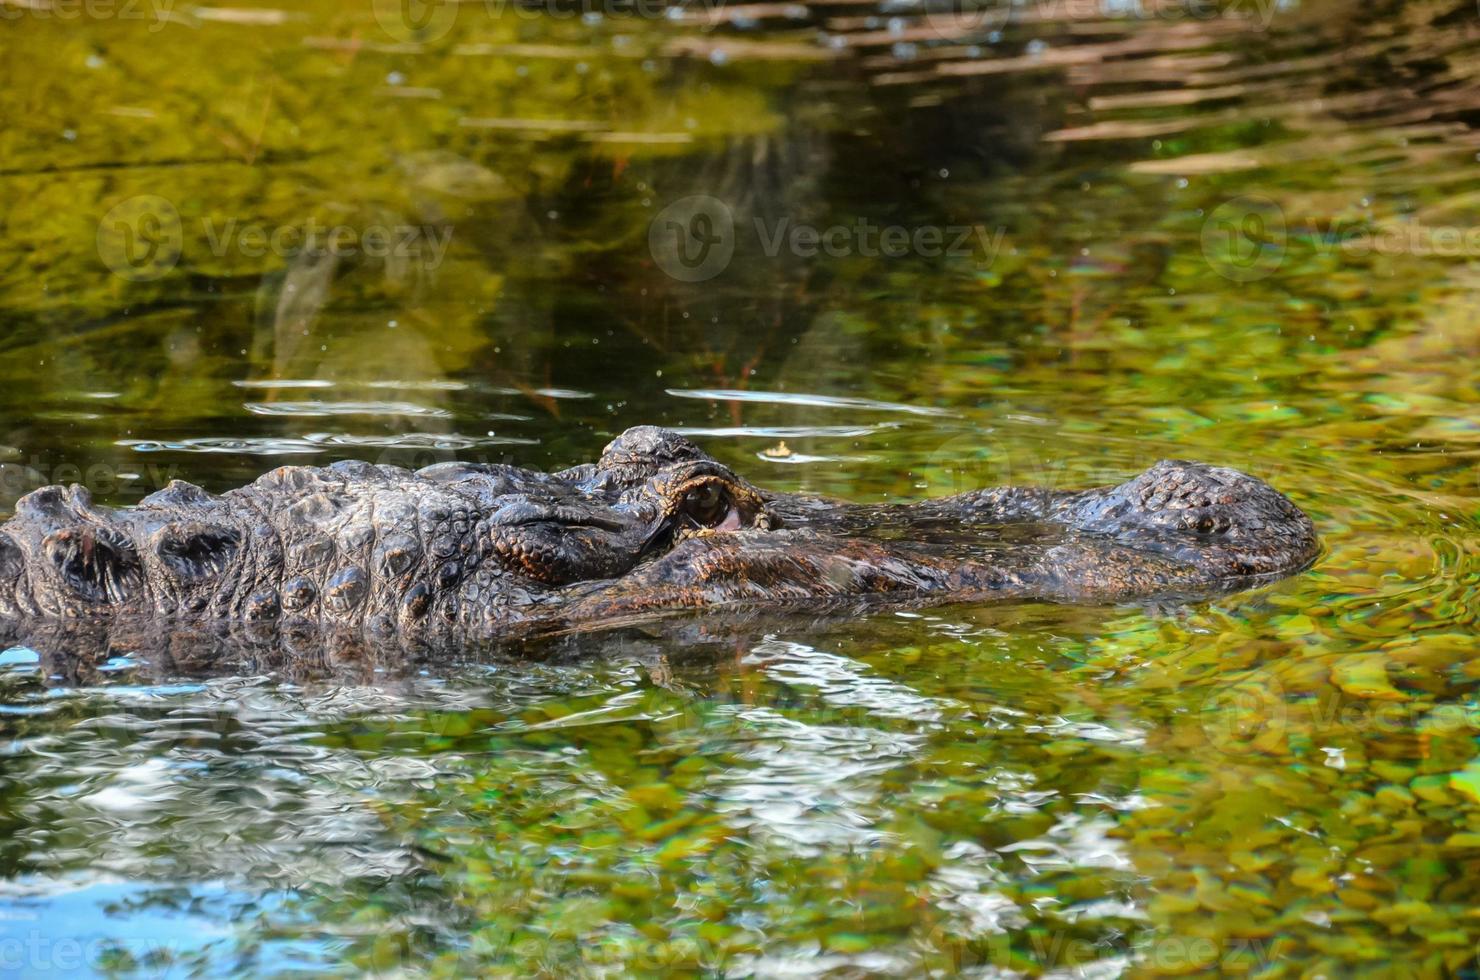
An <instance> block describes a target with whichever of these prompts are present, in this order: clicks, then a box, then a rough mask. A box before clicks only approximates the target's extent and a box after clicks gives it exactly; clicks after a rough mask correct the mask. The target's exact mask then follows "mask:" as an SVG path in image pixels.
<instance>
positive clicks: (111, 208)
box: [0, 0, 1480, 976]
mask: <svg viewBox="0 0 1480 980" xmlns="http://www.w3.org/2000/svg"><path fill="white" fill-rule="evenodd" d="M126 6H127V5H118V6H116V7H109V8H106V9H105V8H104V7H102V6H98V5H93V6H91V7H86V8H84V7H80V6H79V7H72V8H67V9H64V8H63V7H60V6H55V5H48V4H46V3H44V2H41V3H34V4H26V5H22V6H16V5H11V6H9V7H4V8H0V12H3V13H4V14H5V17H4V20H3V22H0V31H3V32H4V33H5V35H6V38H5V42H4V44H5V51H6V55H5V58H4V59H3V68H0V78H3V80H4V82H5V84H4V85H3V86H0V106H3V116H4V118H5V119H6V120H7V123H8V124H7V126H6V127H4V133H3V136H0V140H3V143H0V146H3V153H0V187H3V189H4V193H5V207H4V209H3V214H4V217H3V219H0V222H3V224H0V228H3V233H0V316H3V319H4V323H5V325H6V329H5V334H4V337H3V341H0V350H3V357H0V418H3V420H4V422H3V428H0V476H3V481H0V482H3V498H4V499H3V500H0V506H3V507H9V505H10V504H11V503H12V502H13V501H14V499H15V498H16V497H17V496H18V495H19V494H20V493H22V492H24V491H25V490H26V489H28V488H29V487H30V486H32V485H35V484H37V483H38V482H53V481H62V482H70V481H77V482H83V483H86V484H87V485H88V486H89V487H90V488H91V489H92V490H93V492H94V494H95V496H96V497H98V498H99V499H100V500H102V501H105V502H108V503H114V504H122V503H128V502H131V501H134V500H137V499H138V498H140V497H142V496H143V495H145V494H147V493H148V492H150V491H151V490H153V489H156V488H158V487H159V486H162V485H163V484H164V483H165V482H167V481H168V480H169V479H170V478H172V477H178V478H182V479H188V480H190V481H192V482H195V483H198V484H201V485H203V486H205V487H207V488H208V489H211V490H223V489H225V488H227V487H229V486H232V485H235V484H238V483H240V482H242V481H244V480H247V479H250V478H252V477H254V476H255V475H257V474H258V473H260V472H262V471H263V470H265V469H268V468H271V467H273V466H276V465H279V464H281V463H289V462H292V463H327V462H329V461H332V460H334V459H340V458H363V459H372V460H377V461H385V462H398V463H402V464H406V465H425V464H428V463H432V462H437V461H440V460H446V459H452V458H458V459H470V460H480V459H481V460H495V461H497V460H509V461H514V462H518V463H521V464H527V465H532V466H541V467H544V466H562V465H567V464H569V463H572V462H576V461H579V460H584V459H588V458H590V457H591V456H592V455H593V454H594V453H595V452H596V451H598V450H599V448H600V446H601V445H602V444H603V443H604V442H605V441H606V440H607V439H608V438H610V437H611V436H612V435H613V434H615V433H616V432H619V431H621V430H622V429H623V428H625V427H627V426H628V425H632V424H638V423H660V424H665V425H670V426H674V427H677V428H680V429H683V430H684V431H687V432H690V433H693V434H694V436H695V438H697V439H699V440H700V441H701V442H702V443H703V444H704V446H705V447H706V448H707V449H709V450H710V451H712V452H714V453H715V454H716V455H717V456H719V457H720V458H722V459H724V460H725V461H727V462H729V463H731V464H733V465H735V466H736V467H738V468H740V469H741V470H742V471H743V472H744V473H746V474H747V475H749V476H751V477H752V478H753V479H755V480H756V481H757V482H760V483H764V484H766V485H768V486H773V487H776V488H779V489H790V490H798V489H800V490H808V491H813V492H819V493H828V494H835V495H841V496H846V497H849V498H852V499H857V500H885V499H899V498H906V497H910V498H914V497H919V496H924V495H936V494H944V493H948V492H953V491H956V490H961V489H969V488H972V487H976V486H984V485H993V484H1003V483H1014V484H1027V483H1035V484H1044V485H1051V486H1075V485H1086V484H1091V483H1096V482H1105V481H1112V480H1120V479H1124V478H1125V477H1127V476H1128V475H1130V474H1132V473H1134V472H1135V471H1137V470H1139V469H1141V468H1144V467H1145V466H1146V465H1148V464H1149V463H1151V462H1153V461H1154V460H1156V459H1158V458H1162V457H1165V456H1178V457H1188V458H1195V459H1202V460H1207V461H1211V462H1217V463H1223V464H1228V465H1234V466H1237V467H1240V468H1243V469H1246V470H1248V471H1250V472H1253V473H1256V474H1259V475H1260V476H1263V477H1265V478H1266V479H1268V480H1270V481H1271V482H1273V483H1275V484H1276V485H1277V486H1279V487H1280V488H1281V489H1283V490H1285V491H1286V492H1287V493H1288V494H1289V495H1290V496H1291V497H1292V498H1294V499H1295V500H1296V501H1297V502H1298V503H1299V504H1300V505H1301V506H1302V507H1303V508H1305V509H1306V510H1307V511H1308V512H1309V513H1310V514H1311V515H1312V517H1313V518H1314V519H1315V520H1316V522H1317V525H1318V527H1319V529H1320V532H1321V534H1322V538H1323V542H1324V546H1325V552H1324V555H1323V557H1322V558H1321V560H1320V561H1319V563H1318V564H1317V566H1316V567H1315V568H1314V569H1313V570H1311V571H1310V572H1308V573H1306V574H1304V575H1301V576H1298V577H1295V578H1292V579H1289V580H1286V581H1283V582H1280V583H1277V584H1275V585H1272V586H1268V587H1265V588H1262V589H1259V590H1257V591H1254V592H1249V593H1243V594H1239V595H1235V596H1229V597H1225V598H1222V599H1219V600H1217V601H1214V602H1209V603H1199V604H1195V605H1192V606H1178V607H1153V608H1140V607H1108V608H1094V607H1091V608H1075V607H1059V606H1051V605H1043V604H1022V605H1003V606H982V607H959V606H957V607H949V608H945V609H940V610H935V611H932V612H930V613H928V614H912V615H901V614H894V613H880V614H877V615H873V616H869V617H864V618H848V617H842V618H839V617H833V618H827V617H824V616H821V615H817V616H811V615H805V614H792V615H776V614H769V613H766V612H764V611H750V612H744V613H735V614H727V615H705V616H703V617H699V618H695V619H691V620H686V619H678V620H674V621H671V622H664V623H661V624H656V625H648V626H642V627H626V628H621V629H615V630H612V631H609V632H605V633H599V634H593V635H586V636H575V637H564V638H559V639H557V640H554V641H550V642H549V643H546V644H544V645H541V646H536V647H530V648H527V649H519V650H510V649H505V648H498V647H494V648H472V649H459V650H448V651H441V652H440V653H439V655H437V656H431V657H425V658H421V659H417V660H415V661H411V662H378V661H376V660H374V659H372V658H365V659H348V660H343V661H337V662H328V661H325V660H324V658H322V657H316V656H314V651H312V650H309V651H302V650H299V651H293V652H288V653H284V654H282V655H280V656H278V657H276V658H266V659H259V660H251V659H250V658H249V659H248V660H247V661H246V662H244V663H234V664H232V665H230V669H221V670H216V671H210V670H206V671H201V670H197V669H186V667H187V666H188V665H182V664H176V663H172V662H169V661H167V660H165V659H163V658H161V659H159V660H150V659H148V658H144V657H142V656H140V655H139V653H138V651H133V650H129V649H123V648H119V649H107V650H99V649H73V650H67V651H61V652H60V653H59V654H56V655H52V654H48V659H46V660H42V659H41V658H40V657H38V656H37V654H36V653H35V652H33V651H29V650H25V649H14V650H10V651H6V652H5V653H4V654H0V671H3V673H0V732H3V733H4V739H3V740H0V745H3V751H4V756H5V765H4V768H3V771H0V825H3V828H4V829H3V832H0V877H3V881H0V909H3V915H0V972H4V973H5V974H6V975H15V974H18V975H22V976H30V975H55V974H57V973H109V972H115V973H124V974H130V973H133V974H139V975H145V976H158V975H187V974H190V973H192V972H208V973H225V972H240V973H244V974H263V973H281V974H292V973H313V974H319V973H324V972H345V973H363V972H367V971H368V972H375V973H392V972H398V971H409V972H413V973H441V974H456V975H462V974H468V973H472V972H479V973H490V972H491V973H503V974H508V975H520V976H524V975H531V974H548V975H560V976H566V975H572V974H582V975H600V974H620V975H630V974H655V973H667V972H678V973H683V972H687V973H691V974H702V975H733V976H748V975H764V976H785V975H806V976H812V975H818V974H827V975H835V976H875V975H886V974H908V975H918V974H922V973H933V974H936V975H956V974H967V975H983V976H993V975H1001V974H1002V973H1004V972H1006V971H1017V972H1021V973H1026V974H1029V975H1037V974H1048V973H1051V974H1054V975H1088V976H1106V975H1119V974H1135V975H1155V974H1177V973H1186V972H1194V971H1197V970H1223V971H1227V972H1248V973H1258V974H1260V975H1268V976H1279V975H1312V976H1315V975H1328V976H1329V975H1338V974H1340V975H1346V974H1350V973H1360V972H1364V971H1365V972H1368V973H1372V974H1380V975H1384V976H1386V975H1405V976H1406V975H1434V976H1437V975H1443V974H1445V973H1446V971H1447V972H1448V974H1449V975H1473V971H1474V962H1475V958H1476V951H1477V943H1480V919H1477V918H1476V914H1475V911H1474V908H1475V906H1476V904H1477V898H1480V895H1477V885H1476V882H1480V754H1477V743H1476V735H1477V729H1480V700H1477V693H1476V684H1477V682H1480V669H1477V667H1476V666H1475V664H1474V662H1473V655H1474V652H1475V650H1476V646H1477V644H1476V642H1475V616H1476V611H1477V604H1480V602H1477V582H1480V533H1477V529H1480V504H1477V500H1480V476H1477V474H1480V470H1477V466H1476V458H1477V456H1480V411H1477V400H1480V386H1477V384H1476V371H1475V367H1474V365H1475V358H1476V356H1477V354H1480V339H1477V338H1480V321H1477V314H1476V304H1475V296H1476V289H1477V287H1480V278H1477V273H1476V265H1475V261H1476V258H1477V256H1480V234H1477V232H1476V229H1477V228H1480V224H1477V221H1476V218H1477V201H1480V197H1477V193H1480V170H1477V166H1476V154H1477V152H1480V139H1477V137H1476V135H1475V131H1474V130H1473V129H1471V125H1472V124H1473V122H1474V120H1475V118H1476V110H1477V105H1480V103H1477V99H1476V96H1475V90H1476V89H1475V86H1476V80H1477V71H1480V45H1477V23H1476V18H1477V16H1480V14H1477V12H1476V10H1475V8H1474V7H1473V6H1471V5H1465V4H1445V3H1412V4H1408V5H1406V6H1402V5H1397V4H1392V5H1383V4H1378V5H1356V4H1348V3H1343V2H1327V0H1316V2H1306V3H1304V4H1295V3H1284V4H1242V5H1234V6H1232V7H1229V8H1228V9H1226V10H1224V11H1221V12H1220V11H1217V10H1213V9H1211V8H1197V11H1198V12H1196V13H1194V12H1192V11H1191V9H1190V8H1181V7H1176V8H1174V7H1171V6H1169V5H1137V6H1134V7H1132V6H1126V5H1112V6H1104V7H1102V6H1098V5H1095V4H1072V3H1062V4H1049V3H1043V4H1027V5H1021V6H1018V7H1015V8H1013V9H1012V11H1011V12H1010V13H1009V12H1008V11H1007V9H1006V8H1002V7H995V8H994V7H985V8H981V9H978V10H975V11H967V12H965V13H963V14H959V15H957V14H951V13H950V12H942V11H939V10H934V11H932V12H931V13H930V14H929V15H928V16H923V15H922V13H921V8H919V7H917V6H912V5H907V4H905V5H900V4H891V5H884V6H878V7H869V6H866V5H864V4H857V5H845V4H828V5H821V4H819V5H816V6H813V7H811V8H806V9H804V8H798V7H794V6H791V5H784V4H776V5H769V4H768V5H762V6H755V7H747V8H744V9H741V8H734V7H731V8H725V7H697V6H696V7H692V8H690V9H689V10H688V12H687V14H685V15H683V16H668V15H666V14H663V15H659V16H654V14H658V13H659V12H658V11H655V10H653V9H648V8H627V7H623V8H616V7H613V8H611V9H608V10H605V11H604V15H601V16H597V15H595V13H596V12H595V10H594V8H585V9H586V10H587V16H585V17H577V16H574V15H573V14H572V12H571V11H570V10H542V9H535V8H514V7H507V6H493V7H488V6H480V5H472V4H467V5H461V6H439V7H428V8H426V9H425V10H412V9H411V8H407V10H408V11H410V13H408V14H404V15H403V13H402V12H401V11H400V8H398V7H397V6H396V5H393V4H391V5H381V4H377V5H373V6H372V5H369V4H364V5H355V4H349V3H343V4H338V3H325V2H315V3H309V4H304V5H295V6H294V7H293V8H292V9H288V8H283V9H276V8H268V7H264V6H260V5H252V6H242V7H234V8H223V7H168V8H166V7H164V6H163V5H153V6H147V5H140V6H135V7H127V10H128V13H125V7H126ZM69 10H70V11H72V13H68V11H69ZM412 14H415V15H416V16H414V17H412V19H411V20H410V21H408V20H406V19H404V17H407V16H411V15H412ZM567 14H572V15H570V16H567ZM422 15H425V17H424V18H423V17H422ZM695 195H699V196H701V200H699V201H697V202H696V201H694V200H688V201H685V199H689V198H693V197H694V196H695ZM716 202H717V205H718V207H717V206H716ZM668 208H672V209H673V210H670V211H665V210H664V209H668ZM660 213H661V214H663V215H664V217H662V218H661V219H659V218H658V216H659V215H660ZM726 216H727V217H728V222H729V224H728V225H727V224H726ZM655 219H657V220H655ZM803 226H805V227H803ZM891 228H898V229H900V231H898V232H892V231H889V229H891ZM336 229H339V230H336ZM654 229H656V230H654ZM799 229H801V230H799ZM810 230H815V231H816V233H817V234H816V236H815V237H816V240H815V241H814V239H813V236H812V234H811V231H810ZM794 236H795V237H794ZM886 236H887V237H886ZM901 236H902V237H901ZM331 240H332V241H334V242H336V243H337V245H338V248H337V251H334V250H330V249H328V247H327V245H326V243H328V242H330V241H331ZM305 246H311V247H305ZM726 253H728V255H726ZM703 275H710V278H707V279H702V278H700V277H701V276H703ZM1467 971H1468V972H1467Z"/></svg>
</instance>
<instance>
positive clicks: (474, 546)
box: [0, 426, 1319, 636]
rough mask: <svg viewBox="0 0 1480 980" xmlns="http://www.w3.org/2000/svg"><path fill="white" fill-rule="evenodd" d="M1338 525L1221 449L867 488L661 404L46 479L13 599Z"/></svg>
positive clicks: (825, 589)
mask: <svg viewBox="0 0 1480 980" xmlns="http://www.w3.org/2000/svg"><path fill="white" fill-rule="evenodd" d="M1318 547H1319V546H1318V541H1317V537H1316V534H1315V530H1314V528H1313V526H1312V524H1311V522H1310V520H1309V519H1308V518H1307V517H1306V515H1305V514H1304V513H1302V512H1301V511H1300V510H1299V509H1298V508H1297V507H1296V506H1295V505H1294V504H1292V503H1291V502H1290V501H1289V500H1288V499H1286V498H1285V497H1284V496H1283V495H1282V494H1280V493H1279V492H1278V491H1276V490H1275V489H1273V488H1272V487H1270V486H1269V485H1268V484H1266V483H1264V482H1262V481H1260V480H1258V479H1256V478H1254V477H1251V476H1248V475H1245V474H1243V473H1240V472H1238V471H1236V470H1232V469H1226V468H1223V467H1218V466H1210V465H1205V464H1201V463H1192V462H1182V461H1174V460H1164V461H1162V462H1159V463H1156V464H1155V465H1154V466H1152V467H1151V468H1150V469H1148V470H1146V471H1145V472H1143V473H1141V474H1140V475H1138V476H1136V477H1134V478H1133V479H1131V480H1129V481H1127V482H1125V483H1121V484H1119V485H1116V486H1108V487H1098V488H1093V489H1087V490H1073V491H1071V490H1057V489H1042V488H1019V487H1002V488H993V489H982V490H976V491H972V492H968V493H962V494H958V495H955V496H948V497H941V498H935V499H926V500H922V501H918V502H913V503H894V504H851V503H843V502H839V501H835V500H829V499H824V498H821V497H815V496H808V495H803V494H791V493H777V492H770V491H766V490H762V489H760V488H758V487H756V486H754V485H752V484H751V483H749V482H747V481H746V480H744V479H743V478H741V477H740V476H738V475H737V474H736V473H735V472H734V471H732V470H731V469H730V468H729V467H727V466H725V465H723V464H722V463H720V462H718V461H717V460H715V459H714V458H713V457H711V456H710V455H708V454H706V453H705V452H703V451H702V450H701V449H700V448H699V447H698V446H696V445H695V444H694V443H693V442H691V441H690V440H688V439H687V438H685V437H684V436H682V435H679V434H676V433H674V432H671V431H668V430H665V429H661V428H655V427H651V426H641V427H638V428H633V429H629V430H627V431H626V432H624V433H622V434H621V435H620V436H618V437H617V438H616V439H614V440H613V441H612V442H611V443H610V444H609V445H607V447H606V448H605V450H604V451H603V452H602V453H601V457H600V459H599V460H598V461H597V462H595V463H586V464H582V465H579V466H575V467H573V468H571V469H566V470H562V471H559V472H554V473H543V472H536V471H532V470H527V469H522V468H518V467H515V466H510V465H503V464H477V463H440V464H437V465H434V466H429V467H426V468H424V469H420V470H417V471H414V472H413V471H410V470H405V469H401V468H398V467H394V466H387V465H374V464H371V463H366V462H356V461H345V462H338V463H334V464H333V465H330V466H326V467H303V466H284V467H281V468H279V469H276V470H273V471H271V472H269V473H267V474H266V475H264V476H262V477H260V478H259V479H257V480H256V481H255V482H253V483H251V484H249V485H247V486H244V487H240V488H238V489H234V490H230V491H228V492H226V493H223V494H220V495H214V494H210V493H207V492H206V491H204V490H202V489H200V488H199V487H196V486H193V485H191V484H188V483H184V482H180V481H174V482H171V483H170V485H169V486H167V487H166V488H165V489H163V490H161V491H159V492H157V493H154V494H153V495H151V496H149V497H146V498H145V499H144V500H142V501H141V502H140V503H138V504H137V505H135V506H131V507H126V508H121V509H117V510H109V509H105V508H103V507H99V506H95V505H94V504H93V502H92V500H91V498H90V496H89V494H88V492H87V491H86V489H84V488H83V487H80V486H76V485H74V486H71V487H68V488H64V487H59V486H50V487H44V488H42V489H39V490H36V491H33V492H32V493H30V494H28V495H27V496H25V497H23V498H22V499H21V500H20V501H18V502H17V504H16V508H15V514H14V516H13V517H12V518H11V519H10V520H9V521H8V522H6V523H5V524H4V525H0V623H12V624H14V623H23V624H30V625H31V627H32V628H34V627H35V626H36V625H37V624H44V623H61V624H72V625H74V626H75V625H76V624H78V623H88V624H98V623H104V624H106V623H108V622H110V621H125V620H126V621H130V622H134V623H139V622H143V623H145V624H150V623H152V624H155V625H154V626H152V627H149V626H146V627H145V628H144V630H143V632H149V631H150V630H158V629H160V628H163V627H161V626H160V625H159V624H160V621H161V620H168V621H169V622H170V623H173V624H176V625H177V626H178V625H179V624H204V623H213V622H228V623H241V624H269V625H270V624H286V625H289V626H291V625H293V624H298V625H302V624H305V623H307V624H317V625H320V626H326V627H331V628H333V629H334V630H336V631H338V632H340V633H343V632H344V631H346V630H348V631H351V632H357V633H363V634H364V635H367V636H403V635H413V634H418V633H428V632H436V631H441V632H442V633H444V634H453V635H463V636H479V635H482V636H487V635H493V634H499V633H501V632H505V631H509V630H515V629H518V628H521V627H528V626H530V625H532V624H535V625H541V626H547V627H558V628H569V627H579V626H580V624H593V623H601V622H604V621H610V620H615V619H622V618H630V617H634V616H642V615H647V614H652V613H661V612H665V611H672V610H681V609H687V608H694V607H713V606H722V605H731V604H760V605H765V606H780V605H786V604H791V605H811V606H813V607H816V606H820V605H823V604H826V603H829V602H840V601H841V602H852V603H861V604H863V605H867V606H877V605H890V606H894V607H905V606H912V605H927V604H931V603H942V602H953V601H966V602H978V601H986V600H1000V599H1028V600H1032V599H1037V600H1049V601H1056V602H1074V603H1119V602H1128V601H1143V600H1145V601H1153V600H1160V599H1164V598H1167V597H1182V596H1197V595H1205V594H1209V593H1223V592H1228V591H1232V590H1235V589H1241V588H1247V587H1249V586H1251V585H1254V584H1258V583H1261V582H1265V581H1270V580H1272V579H1274V578H1277V577H1280V576H1284V575H1288V574H1291V573H1293V572H1296V571H1299V570H1301V569H1303V568H1305V567H1306V566H1308V565H1309V564H1310V563H1311V562H1312V561H1313V560H1314V558H1315V556H1316V554H1317V551H1318ZM171 628H175V627H171ZM11 632H12V634H15V633H16V632H17V631H16V630H15V629H12V631H11Z"/></svg>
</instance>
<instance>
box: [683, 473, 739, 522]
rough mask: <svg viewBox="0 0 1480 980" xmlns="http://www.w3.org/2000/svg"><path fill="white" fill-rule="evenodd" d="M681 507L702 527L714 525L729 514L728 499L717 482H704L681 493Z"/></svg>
mask: <svg viewBox="0 0 1480 980" xmlns="http://www.w3.org/2000/svg"><path fill="white" fill-rule="evenodd" d="M683 509H684V513H686V514H687V515H688V516H690V517H692V518H693V519H694V520H695V521H697V522H699V523H700V524H702V525H703V526H704V527H714V526H715V525H717V524H719V523H720V522H722V521H723V520H724V519H725V518H726V517H728V516H729V515H730V501H729V498H727V497H726V496H725V493H724V491H723V490H721V489H720V488H719V486H718V485H717V484H713V483H706V484H704V485H703V486H702V487H695V488H694V489H692V490H690V491H689V492H688V493H686V494H684V495H683Z"/></svg>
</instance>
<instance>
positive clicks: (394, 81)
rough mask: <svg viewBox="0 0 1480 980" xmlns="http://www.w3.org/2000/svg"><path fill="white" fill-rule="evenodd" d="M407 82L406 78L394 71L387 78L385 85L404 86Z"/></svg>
mask: <svg viewBox="0 0 1480 980" xmlns="http://www.w3.org/2000/svg"><path fill="white" fill-rule="evenodd" d="M405 82H406V76H405V75H403V74H401V73H400V72H398V71H393V72H391V73H390V74H388V75H386V76H385V83H386V84H387V85H404V84H405Z"/></svg>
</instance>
